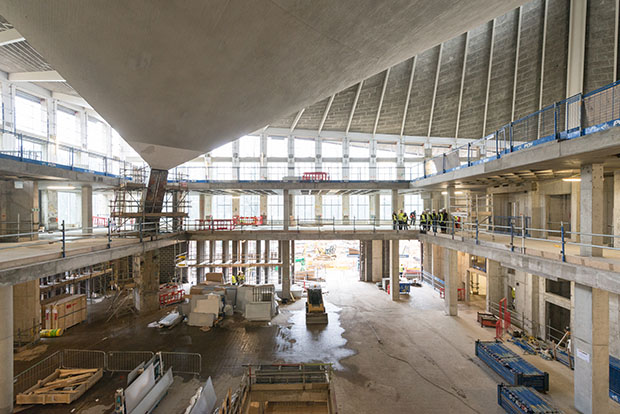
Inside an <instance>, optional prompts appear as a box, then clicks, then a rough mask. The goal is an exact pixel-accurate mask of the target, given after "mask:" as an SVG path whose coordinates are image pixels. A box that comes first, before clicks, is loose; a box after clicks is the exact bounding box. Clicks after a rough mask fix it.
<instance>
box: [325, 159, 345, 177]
mask: <svg viewBox="0 0 620 414" xmlns="http://www.w3.org/2000/svg"><path fill="white" fill-rule="evenodd" d="M322 170H323V171H324V172H326V173H328V174H329V179H330V180H342V163H340V162H324V163H323V168H322Z"/></svg>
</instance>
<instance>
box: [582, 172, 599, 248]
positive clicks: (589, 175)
mask: <svg viewBox="0 0 620 414" xmlns="http://www.w3.org/2000/svg"><path fill="white" fill-rule="evenodd" d="M581 232H582V233H594V234H602V233H603V164H587V165H582V166H581ZM581 243H583V244H596V245H601V244H602V238H601V237H600V236H590V235H586V234H582V235H581ZM580 254H581V256H602V255H603V251H602V249H601V248H600V247H591V246H580Z"/></svg>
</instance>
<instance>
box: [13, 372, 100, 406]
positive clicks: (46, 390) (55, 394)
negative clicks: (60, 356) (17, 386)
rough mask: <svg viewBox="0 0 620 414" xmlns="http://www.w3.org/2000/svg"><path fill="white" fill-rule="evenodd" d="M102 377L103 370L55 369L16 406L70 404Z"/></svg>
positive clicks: (29, 389) (19, 397)
mask: <svg viewBox="0 0 620 414" xmlns="http://www.w3.org/2000/svg"><path fill="white" fill-rule="evenodd" d="M102 376H103V369H101V368H92V369H57V370H56V371H54V372H53V373H52V374H51V375H49V376H48V377H46V378H44V379H43V380H41V381H39V382H37V384H36V385H34V386H32V387H31V388H28V389H27V390H26V391H24V392H22V393H20V394H17V397H16V402H17V404H21V405H23V404H71V403H72V402H73V401H75V400H77V399H78V398H80V397H81V396H82V395H83V394H84V393H85V392H86V391H87V390H88V389H89V388H91V387H92V386H93V385H94V384H95V383H96V382H97V381H99V380H100V379H101V377H102Z"/></svg>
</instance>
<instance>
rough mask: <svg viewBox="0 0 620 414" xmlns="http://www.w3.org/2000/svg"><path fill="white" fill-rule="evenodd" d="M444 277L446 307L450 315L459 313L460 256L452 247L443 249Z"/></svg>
mask: <svg viewBox="0 0 620 414" xmlns="http://www.w3.org/2000/svg"><path fill="white" fill-rule="evenodd" d="M443 253H444V260H443V266H444V269H443V278H444V282H445V291H444V293H445V303H444V304H445V309H446V314H447V315H449V316H457V315H458V291H457V289H458V288H459V275H458V261H457V260H458V256H457V252H456V251H454V250H452V249H447V248H444V249H443Z"/></svg>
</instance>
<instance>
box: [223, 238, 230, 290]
mask: <svg viewBox="0 0 620 414" xmlns="http://www.w3.org/2000/svg"><path fill="white" fill-rule="evenodd" d="M229 257H230V240H222V263H226V262H228V260H229ZM228 270H229V268H227V267H222V273H223V274H224V280H225V281H228V273H229V272H228Z"/></svg>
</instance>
